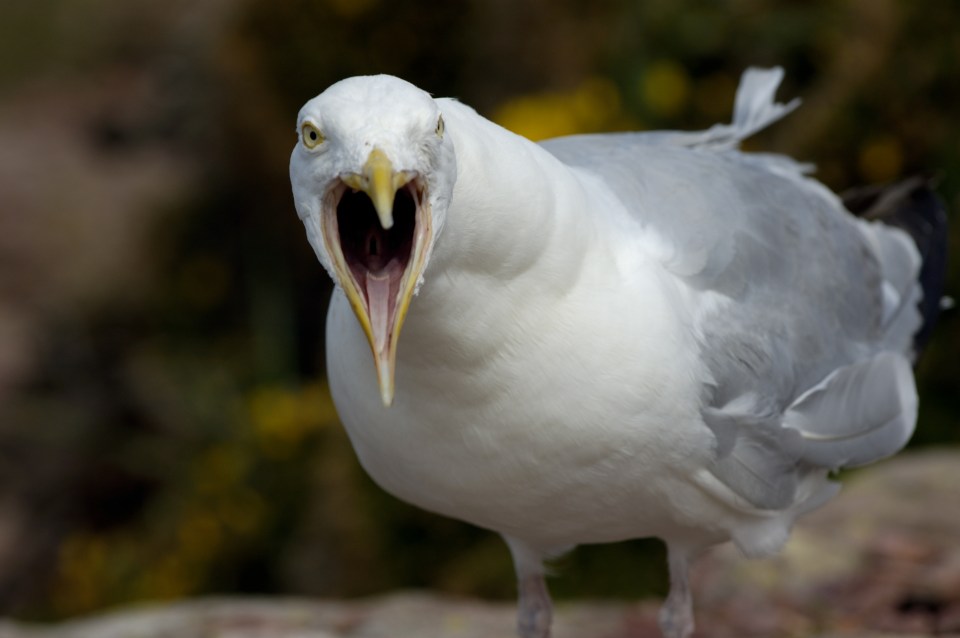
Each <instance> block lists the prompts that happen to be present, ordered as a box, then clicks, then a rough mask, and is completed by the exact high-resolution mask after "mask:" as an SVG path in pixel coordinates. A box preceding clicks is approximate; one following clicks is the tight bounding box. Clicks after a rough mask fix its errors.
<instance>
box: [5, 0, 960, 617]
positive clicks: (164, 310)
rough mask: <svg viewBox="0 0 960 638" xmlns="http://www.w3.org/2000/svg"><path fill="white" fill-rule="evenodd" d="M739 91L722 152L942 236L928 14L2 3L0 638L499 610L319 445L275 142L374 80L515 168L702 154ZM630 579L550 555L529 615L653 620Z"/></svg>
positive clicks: (346, 462)
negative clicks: (310, 604) (625, 147)
mask: <svg viewBox="0 0 960 638" xmlns="http://www.w3.org/2000/svg"><path fill="white" fill-rule="evenodd" d="M749 65H782V66H784V67H785V68H786V70H787V79H786V82H785V85H784V86H783V87H782V88H781V91H780V94H779V95H780V97H781V98H783V99H784V100H786V99H789V98H791V97H793V96H797V95H799V96H802V97H803V99H804V105H803V107H802V108H801V110H800V111H798V112H796V113H795V114H794V115H792V116H791V117H789V118H788V119H787V120H785V121H784V122H782V123H780V124H778V125H777V126H776V127H774V129H773V130H771V131H769V132H766V133H764V134H763V135H762V136H760V137H759V138H758V139H755V140H752V141H751V148H757V149H760V148H762V149H766V150H776V151H781V152H786V153H790V154H794V155H795V156H797V157H798V158H799V159H801V160H805V161H812V162H815V163H816V164H817V165H818V166H819V173H818V175H819V177H820V178H821V179H822V180H824V181H825V182H826V183H827V184H828V185H829V186H830V187H832V188H834V189H838V190H843V189H846V188H850V187H852V186H855V185H857V184H862V183H866V182H871V183H872V182H888V181H891V180H896V179H898V178H901V177H904V176H907V175H912V174H916V173H923V174H932V175H934V176H935V177H936V178H937V179H938V183H939V186H938V189H939V192H940V194H941V195H942V197H943V198H944V200H945V201H946V202H947V203H948V206H949V207H950V208H951V209H952V210H953V211H954V213H955V212H956V211H957V210H960V118H958V117H957V112H958V108H960V3H957V2H955V1H954V0H928V1H925V2H914V1H913V0H818V1H796V0H794V1H780V2H774V1H768V0H716V1H712V2H704V1H693V0H685V1H677V0H647V1H640V0H629V1H628V0H519V1H518V0H460V1H452V2H434V1H433V0H409V1H405V2H402V3H399V2H387V1H386V0H286V1H283V2H274V1H269V2H268V1H266V0H243V1H240V0H203V1H193V0H190V1H188V0H164V1H163V2H161V1H159V0H123V1H121V0H6V1H5V2H4V3H3V5H2V8H0V614H3V615H14V616H18V617H21V618H34V619H53V618H62V617H65V616H69V615H74V614H78V613H84V612H90V611H93V610H97V609H101V608H104V607H109V606H114V605H118V604H123V603H127V602H130V601H135V600H157V599H175V598H180V597H185V596H197V595H202V594H209V593H214V592H219V593H236V592H242V593H281V594H291V593H293V594H305V595H318V596H354V595H363V594H369V593H374V592H380V591H384V590H388V589H392V588H398V587H430V588H437V589H441V590H444V591H447V592H452V593H462V594H470V595H482V596H486V597H492V598H496V597H503V598H512V597H513V595H514V585H513V573H512V568H511V565H510V560H509V556H508V554H507V551H506V549H505V548H504V547H503V545H502V543H501V541H500V540H499V539H498V538H497V537H496V536H495V535H493V534H490V533H487V532H484V531H481V530H477V529H474V528H471V527H469V526H467V525H464V524H461V523H458V522H455V521H450V520H447V519H442V518H439V517H435V516H432V515H430V514H426V513H423V512H420V511H418V510H415V509H413V508H411V507H408V506H406V505H405V504H403V503H400V502H398V501H396V500H394V499H392V498H391V497H389V496H387V495H385V494H384V493H382V492H381V491H380V490H378V489H377V488H376V487H375V486H374V485H372V483H371V482H370V480H369V479H367V478H366V477H365V476H364V474H363V473H362V471H361V470H360V468H359V466H358V464H357V462H356V460H355V458H354V456H353V453H352V451H351V449H350V447H349V445H348V443H347V441H346V439H345V436H344V433H343V431H342V429H341V428H340V426H339V424H338V423H337V418H336V415H335V413H334V410H333V408H332V406H331V403H330V399H329V395H328V392H327V387H326V383H325V378H324V364H323V326H324V313H325V309H326V304H327V298H328V296H329V293H330V284H329V282H328V281H327V279H326V276H325V274H324V272H323V271H322V269H321V268H320V266H319V265H318V264H317V263H316V262H315V258H314V256H313V255H312V253H311V251H310V249H309V247H308V245H307V242H306V240H305V237H304V234H303V232H302V228H301V226H300V222H299V221H298V219H297V216H296V214H295V212H294V209H293V205H292V201H291V197H290V189H289V182H288V178H287V162H288V157H289V153H290V150H291V148H292V147H293V145H294V143H295V139H296V136H295V130H294V123H295V118H296V114H297V111H298V109H299V107H300V105H301V104H302V103H303V102H305V101H306V100H307V99H309V98H310V97H312V96H314V95H316V94H317V93H319V92H320V91H321V90H323V89H324V88H325V87H326V86H327V85H329V84H330V83H332V82H334V81H336V80H338V79H340V78H343V77H346V76H350V75H357V74H363V73H373V72H387V73H392V74H395V75H400V76H402V77H404V78H406V79H408V80H410V81H412V82H414V83H416V84H418V85H419V86H421V87H422V88H424V89H426V90H428V91H430V92H432V93H434V94H437V95H453V96H457V97H459V98H460V99H461V100H463V101H464V102H466V103H468V104H471V105H473V106H474V107H476V108H477V109H478V110H479V111H480V112H481V113H482V114H484V115H486V116H488V117H490V118H491V119H494V120H496V121H498V122H500V123H501V124H503V125H505V126H507V127H509V128H512V129H514V130H516V131H517V132H520V133H522V134H525V135H528V136H530V137H532V138H534V139H540V138H544V137H549V136H552V135H561V134H566V133H574V132H586V131H612V130H623V129H651V128H704V127H707V126H709V125H711V124H713V123H714V122H717V121H728V119H729V116H730V111H731V107H732V100H733V93H734V90H735V88H736V82H737V79H738V77H739V74H740V73H741V71H742V70H743V69H744V68H745V67H747V66H749ZM953 230H954V232H953V235H952V241H951V243H952V246H953V251H954V254H955V255H960V251H958V246H957V244H958V240H960V234H958V232H960V224H955V225H954V228H953ZM957 262H960V258H958V259H955V260H954V262H953V265H952V273H951V280H950V284H949V289H950V290H951V291H952V292H953V294H957V290H958V288H957V283H958V282H957V274H958V273H957V268H956V264H957ZM957 326H958V320H957V318H956V316H955V313H954V314H947V315H946V316H945V317H944V318H943V319H942V323H941V326H940V329H939V331H938V332H937V333H936V334H935V336H934V339H933V341H932V343H931V344H930V346H929V348H928V352H927V353H926V355H925V357H924V359H923V360H922V361H921V365H920V369H919V382H920V386H921V396H922V398H923V402H922V410H921V420H920V424H919V427H918V432H917V435H916V437H915V439H914V442H913V443H912V445H914V446H931V445H954V446H955V445H957V444H958V443H960V423H958V421H960V379H958V375H957V374H956V370H957V368H956V361H957V360H958V359H960V332H958V330H957ZM660 552H661V550H660V548H659V547H658V546H657V545H656V544H655V543H650V542H633V543H623V544H619V545H614V546H607V547H589V548H582V549H581V550H579V551H578V552H577V553H575V554H574V555H572V556H570V557H567V558H564V559H562V560H561V561H560V562H559V566H558V569H559V571H562V572H563V573H564V576H565V577H564V578H562V579H557V580H556V581H555V582H554V583H552V586H553V588H554V590H555V593H556V594H558V595H559V596H560V597H563V596H565V595H566V596H569V595H574V594H576V595H584V596H594V597H599V596H618V597H619V596H624V597H626V596H630V597H634V596H641V595H650V594H655V593H661V592H662V591H663V588H664V575H663V567H662V561H661V560H652V558H653V559H657V558H659V554H660ZM614 564H615V565H616V569H611V568H610V566H611V565H614Z"/></svg>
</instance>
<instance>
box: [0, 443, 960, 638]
mask: <svg viewBox="0 0 960 638" xmlns="http://www.w3.org/2000/svg"><path fill="white" fill-rule="evenodd" d="M844 482H845V484H846V486H845V489H844V492H843V493H842V494H841V495H840V496H839V497H838V498H836V499H835V500H834V501H833V502H832V503H830V504H829V505H828V506H827V507H825V508H823V509H822V510H820V511H818V512H816V513H814V514H812V515H810V516H808V517H807V518H806V519H804V520H803V521H802V522H801V523H800V524H799V525H798V526H797V528H796V530H795V531H794V535H793V539H792V540H791V542H790V543H789V544H788V546H787V548H786V549H785V550H784V552H783V553H782V554H781V555H780V556H778V557H776V558H774V559H769V560H761V561H746V560H742V559H740V558H739V557H737V556H736V553H735V552H734V551H733V550H732V549H731V548H728V547H723V548H720V549H718V550H716V551H714V552H713V553H711V554H710V555H708V556H706V557H705V558H704V559H703V560H702V561H701V563H700V564H699V565H698V568H697V570H696V573H695V578H694V595H695V600H696V603H697V608H696V613H697V622H698V631H697V636H703V637H706V636H716V637H728V636H729V637H733V636H741V637H752V636H757V637H760V636H765V637H767V636H798V637H799V636H816V637H820V638H840V637H845V636H850V637H852V636H857V637H861V638H867V637H871V638H879V637H881V636H899V637H903V636H928V635H938V636H960V544H958V543H957V539H958V538H960V498H958V497H960V453H958V452H957V451H952V450H951V451H948V450H930V451H924V452H918V453H911V454H904V455H901V456H900V457H898V458H896V459H894V460H890V461H887V462H885V463H882V464H880V465H878V466H876V467H875V468H871V469H868V470H864V471H862V472H859V473H857V474H854V475H852V476H850V477H847V478H845V480H844ZM656 610H657V602H656V601H643V602H639V603H636V602H593V601H589V602H582V601H576V602H561V603H560V604H558V610H557V618H556V622H555V632H554V638H574V637H576V638H647V637H650V638H653V637H655V636H658V635H659V634H658V633H657V630H656V622H655V618H656ZM513 614H514V607H513V604H512V603H502V602H498V603H493V602H480V601H476V600H469V599H457V598H450V597H446V596H442V595H437V594H430V593H413V592H402V593H395V594H390V595H386V596H382V597H378V598H370V599H364V600H359V601H330V600H303V599H207V600H194V601H187V602H180V603H174V604H169V605H154V606H146V607H140V608H131V609H128V610H123V611H119V612H115V613H110V614H106V615H102V616H97V617H91V618H85V619H78V620H73V621H69V622H65V623H62V624H60V625H50V626H39V625H26V624H18V623H14V622H7V623H5V624H0V638H174V637H176V638H268V637H277V638H347V637H350V638H388V637H390V638H404V637H411V638H413V637H416V638H425V637H432V636H436V637H438V638H439V637H443V638H493V637H503V638H510V637H511V636H513Z"/></svg>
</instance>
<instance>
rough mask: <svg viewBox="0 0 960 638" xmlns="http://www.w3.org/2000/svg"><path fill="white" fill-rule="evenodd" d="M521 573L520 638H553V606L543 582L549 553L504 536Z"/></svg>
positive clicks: (519, 592) (514, 564)
mask: <svg viewBox="0 0 960 638" xmlns="http://www.w3.org/2000/svg"><path fill="white" fill-rule="evenodd" d="M503 540H505V541H506V542H507V546H508V547H509V548H510V554H511V555H512V556H513V567H514V569H516V571H517V590H518V591H517V594H518V597H519V601H518V609H517V632H518V633H519V634H520V638H550V622H551V621H552V619H553V603H552V602H550V592H548V591H547V583H546V582H545V581H544V578H543V556H544V554H545V553H546V552H544V551H542V550H538V549H536V548H534V547H531V546H530V545H528V544H527V543H525V542H523V541H520V540H517V539H515V538H511V537H509V536H504V537H503Z"/></svg>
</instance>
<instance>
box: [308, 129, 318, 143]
mask: <svg viewBox="0 0 960 638" xmlns="http://www.w3.org/2000/svg"><path fill="white" fill-rule="evenodd" d="M310 139H311V140H313V141H314V142H316V141H317V132H316V131H310Z"/></svg>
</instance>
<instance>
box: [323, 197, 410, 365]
mask: <svg viewBox="0 0 960 638" xmlns="http://www.w3.org/2000/svg"><path fill="white" fill-rule="evenodd" d="M415 197H416V191H415V190H414V188H413V185H412V184H408V185H407V186H405V187H404V188H401V189H400V190H398V191H397V194H396V197H395V198H394V202H393V226H392V227H391V228H390V229H389V230H385V229H384V228H383V226H381V225H380V218H379V217H377V212H376V210H375V209H374V207H373V202H371V201H370V198H369V197H368V196H367V195H366V193H362V192H359V191H353V190H351V189H347V190H345V191H344V193H343V196H342V197H341V198H340V201H339V203H338V204H337V229H338V232H339V234H340V249H341V250H342V251H343V257H344V259H345V260H346V263H347V267H348V268H349V269H350V274H351V275H352V276H353V278H354V281H355V282H356V284H357V288H358V289H359V290H360V291H361V294H362V295H363V299H364V302H365V303H366V306H367V313H368V316H369V317H370V326H371V328H372V329H373V335H374V340H375V342H376V343H377V344H378V346H379V347H381V348H384V347H386V345H387V343H388V339H387V337H388V335H389V333H390V331H391V330H392V329H393V322H394V317H395V315H396V309H397V293H398V292H399V290H400V283H401V281H402V280H403V275H404V273H405V272H406V269H407V266H408V265H409V264H410V259H411V255H412V251H413V242H414V234H415V232H416V212H417V204H416V199H415Z"/></svg>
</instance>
